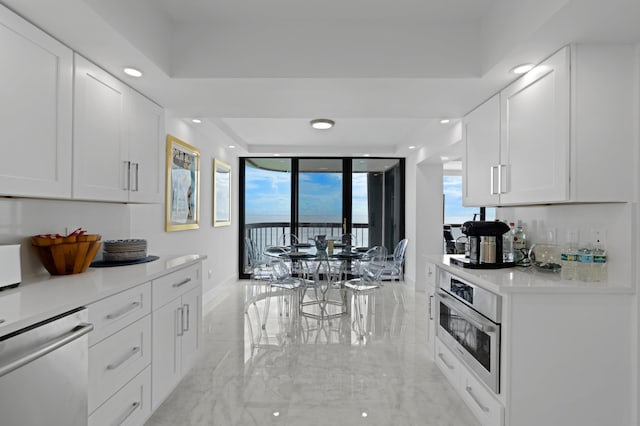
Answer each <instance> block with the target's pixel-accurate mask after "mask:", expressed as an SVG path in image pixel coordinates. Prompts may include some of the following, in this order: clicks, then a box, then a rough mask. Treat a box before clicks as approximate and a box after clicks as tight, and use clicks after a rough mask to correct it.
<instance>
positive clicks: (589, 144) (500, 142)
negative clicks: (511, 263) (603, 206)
mask: <svg viewBox="0 0 640 426" xmlns="http://www.w3.org/2000/svg"><path fill="white" fill-rule="evenodd" d="M636 70H637V67H636V65H635V63H634V47H633V46H632V45H607V44H603V45H573V46H571V47H570V48H569V47H565V48H563V49H561V50H560V51H558V52H556V53H555V54H554V55H553V56H551V57H550V58H548V59H547V60H545V61H544V62H543V63H541V64H539V65H538V66H537V67H535V68H534V69H533V70H531V71H530V72H529V73H527V74H525V75H524V76H523V77H521V78H520V79H518V80H516V81H515V82H514V83H512V84H511V85H509V86H508V87H506V88H505V89H503V90H502V91H501V92H500V93H499V94H498V95H496V96H494V97H493V98H491V99H490V100H489V101H487V102H486V103H485V104H483V105H481V106H480V107H478V108H477V109H476V110H474V111H472V112H471V113H469V114H468V115H467V116H466V117H465V119H464V121H463V123H464V126H463V131H464V134H463V139H464V143H465V158H464V167H463V179H464V180H463V182H464V192H463V194H464V199H463V202H464V204H465V205H467V206H483V205H487V206H490V205H526V204H547V203H565V202H625V201H633V200H634V199H635V196H634V194H633V185H631V182H633V170H634V161H633V156H631V155H629V153H631V152H633V149H634V148H633V146H634V143H633V142H634V128H633V122H634V117H633V111H634V100H633V90H632V87H633V86H634V81H635V80H634V78H635V74H634V73H636V72H637V71H636ZM497 104H499V105H497ZM496 133H497V134H498V135H497V134H496ZM496 151H497V154H496Z"/></svg>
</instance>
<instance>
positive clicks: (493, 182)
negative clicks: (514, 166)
mask: <svg viewBox="0 0 640 426" xmlns="http://www.w3.org/2000/svg"><path fill="white" fill-rule="evenodd" d="M496 169H499V166H491V167H489V173H490V181H491V182H490V183H489V184H490V185H491V195H498V194H499V193H500V184H499V183H498V191H496V176H495V170H496ZM498 173H500V172H498Z"/></svg>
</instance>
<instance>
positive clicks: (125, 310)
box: [105, 302, 141, 320]
mask: <svg viewBox="0 0 640 426" xmlns="http://www.w3.org/2000/svg"><path fill="white" fill-rule="evenodd" d="M140 305H141V303H140V302H133V303H131V304H130V305H128V306H125V307H124V308H122V309H120V310H118V311H115V312H112V313H110V314H107V316H106V317H105V318H107V319H108V320H114V319H116V318H118V317H121V316H123V315H124V314H128V313H129V312H131V311H133V310H134V309H136V308H138V307H139V306H140Z"/></svg>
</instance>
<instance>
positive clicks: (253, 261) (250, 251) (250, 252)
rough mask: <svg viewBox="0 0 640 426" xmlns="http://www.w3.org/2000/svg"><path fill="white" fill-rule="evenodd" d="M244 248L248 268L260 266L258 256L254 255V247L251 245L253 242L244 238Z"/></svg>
mask: <svg viewBox="0 0 640 426" xmlns="http://www.w3.org/2000/svg"><path fill="white" fill-rule="evenodd" d="M244 246H245V248H246V250H247V261H248V262H249V266H251V267H252V268H256V267H257V266H258V265H259V264H260V256H257V254H256V246H255V244H254V243H253V240H252V239H251V238H249V237H245V239H244Z"/></svg>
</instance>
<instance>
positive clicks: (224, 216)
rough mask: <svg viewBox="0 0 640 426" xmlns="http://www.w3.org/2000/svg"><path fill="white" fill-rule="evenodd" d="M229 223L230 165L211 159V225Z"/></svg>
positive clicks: (225, 224)
mask: <svg viewBox="0 0 640 426" xmlns="http://www.w3.org/2000/svg"><path fill="white" fill-rule="evenodd" d="M227 225H231V166H230V165H228V164H227V163H225V162H223V161H220V160H215V159H214V160H213V226H227Z"/></svg>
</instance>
